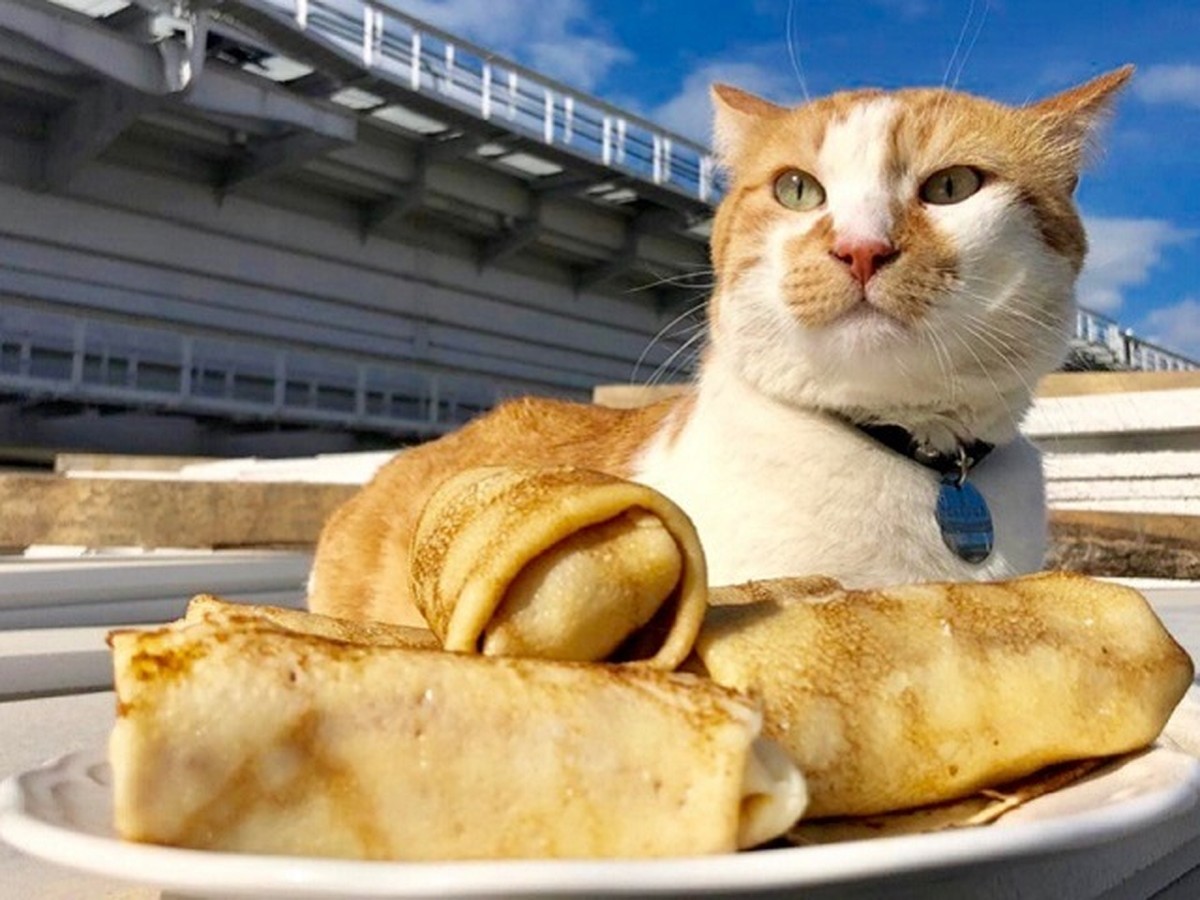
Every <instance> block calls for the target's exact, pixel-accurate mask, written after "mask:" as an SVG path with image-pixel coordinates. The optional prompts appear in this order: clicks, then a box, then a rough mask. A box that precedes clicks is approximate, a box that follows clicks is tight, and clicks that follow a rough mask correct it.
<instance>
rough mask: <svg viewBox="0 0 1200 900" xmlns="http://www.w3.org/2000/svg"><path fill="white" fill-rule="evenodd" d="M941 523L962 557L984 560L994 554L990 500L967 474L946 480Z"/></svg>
mask: <svg viewBox="0 0 1200 900" xmlns="http://www.w3.org/2000/svg"><path fill="white" fill-rule="evenodd" d="M937 523H938V528H939V529H941V532H942V540H943V541H945V542H946V546H947V547H949V548H950V549H951V551H953V552H954V554H955V555H956V556H958V558H959V559H964V560H966V561H967V562H969V563H981V562H983V561H984V560H985V559H987V558H988V557H989V556H990V555H991V553H992V546H993V544H994V543H995V536H996V535H995V531H994V530H993V528H992V513H991V511H990V510H989V509H988V505H987V501H986V500H984V499H983V494H981V493H979V491H978V490H976V488H975V486H974V485H973V484H971V483H969V482H968V481H967V480H966V479H965V478H963V477H956V476H955V475H949V476H946V477H945V478H943V479H942V485H941V488H940V489H939V490H938V497H937Z"/></svg>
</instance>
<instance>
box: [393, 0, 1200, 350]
mask: <svg viewBox="0 0 1200 900" xmlns="http://www.w3.org/2000/svg"><path fill="white" fill-rule="evenodd" d="M395 2H396V4H397V6H399V7H401V8H402V9H406V10H408V11H410V12H412V13H413V14H415V15H418V16H420V17H422V18H424V19H426V20H427V21H430V22H433V23H435V24H438V25H441V26H442V27H444V28H446V29H447V30H450V31H453V32H455V33H457V34H460V35H462V36H464V37H467V38H469V39H471V40H473V41H475V42H476V43H479V44H482V45H484V46H486V47H488V48H489V49H492V50H494V51H496V52H498V53H500V54H503V55H505V56H509V57H513V58H515V59H517V60H518V61H520V62H522V63H525V64H526V65H529V66H531V67H534V68H537V69H539V70H541V71H543V72H545V73H546V74H548V75H551V76H552V77H555V78H557V79H559V80H561V81H564V82H566V83H568V84H570V85H572V86H574V87H577V88H579V89H581V90H584V91H587V92H590V93H592V94H595V95H596V96H599V97H602V98H604V99H605V100H608V101H610V102H613V103H616V104H618V105H621V106H624V107H627V108H630V109H631V110H633V111H636V112H639V113H641V114H643V115H646V116H648V117H650V118H651V119H653V120H655V121H657V122H659V123H660V124H663V125H664V126H667V127H671V128H673V129H675V130H677V131H680V132H682V133H684V134H687V135H689V136H692V137H696V138H700V139H704V140H707V133H708V120H709V106H708V95H707V88H708V85H709V84H710V83H711V82H712V81H714V80H721V81H728V82H730V83H733V84H737V85H739V86H741V87H744V88H747V89H749V90H753V91H755V92H757V93H760V94H763V95H764V96H768V97H770V98H771V99H774V100H776V101H779V102H799V101H800V100H802V99H803V93H804V91H803V88H802V87H801V82H800V78H799V76H798V75H797V71H796V70H797V68H800V69H802V70H803V73H804V76H805V84H806V87H807V90H808V93H809V94H811V95H814V96H815V95H820V94H826V93H830V92H832V91H836V90H840V89H843V88H849V87H863V86H875V87H884V88H888V87H901V86H908V85H930V84H932V85H938V84H941V83H943V80H944V79H946V78H947V77H948V78H949V80H950V81H954V80H955V78H957V82H958V87H959V88H960V89H962V90H967V91H971V92H975V93H980V94H984V95H987V96H990V97H994V98H996V99H999V100H1003V101H1006V102H1011V103H1021V102H1025V101H1027V100H1030V99H1035V98H1039V97H1043V96H1047V95H1049V94H1052V93H1055V92H1056V91H1059V90H1062V89H1065V88H1067V87H1070V86H1071V85H1073V84H1075V83H1078V82H1080V81H1084V80H1086V79H1088V78H1090V77H1092V76H1094V75H1098V74H1100V73H1101V72H1104V71H1107V70H1109V69H1112V68H1116V67H1117V66H1119V65H1122V64H1124V63H1126V62H1132V63H1135V64H1136V65H1137V66H1138V74H1137V75H1136V76H1135V79H1134V81H1133V83H1132V85H1131V86H1130V88H1129V89H1128V90H1127V92H1126V93H1125V95H1124V96H1123V97H1122V99H1121V101H1120V103H1119V105H1118V108H1117V114H1116V116H1115V117H1114V119H1113V120H1112V122H1111V124H1110V125H1109V127H1108V128H1107V130H1106V133H1105V134H1104V135H1103V140H1102V148H1103V149H1102V152H1101V153H1100V154H1098V156H1097V158H1096V159H1095V161H1094V163H1093V165H1092V167H1091V169H1090V170H1089V172H1088V173H1087V174H1086V175H1085V177H1084V180H1083V183H1082V185H1081V187H1080V191H1079V202H1080V206H1081V208H1082V210H1083V213H1084V216H1085V219H1086V221H1087V224H1088V230H1089V235H1090V237H1091V242H1092V253H1091V256H1090V259H1089V262H1088V266H1087V268H1086V270H1085V272H1084V276H1083V278H1082V279H1081V282H1080V300H1081V302H1082V303H1084V304H1085V305H1087V306H1089V307H1091V308H1093V309H1096V310H1097V311H1099V312H1104V313H1106V314H1108V315H1112V316H1114V317H1115V318H1117V319H1118V320H1119V321H1120V322H1121V323H1122V324H1124V325H1126V326H1129V327H1132V328H1133V329H1134V330H1135V331H1136V332H1137V333H1138V334H1140V335H1141V336H1143V337H1147V338H1149V339H1151V340H1156V341H1158V342H1160V343H1162V344H1164V345H1165V346H1167V347H1170V348H1172V349H1176V350H1181V351H1184V352H1187V353H1189V354H1190V355H1192V356H1193V357H1194V358H1200V264H1198V263H1197V258H1198V254H1200V3H1196V2H1195V0H1167V2H1135V0H1125V2H1087V0H1075V2H1072V0H1043V2H1038V0H990V2H989V0H974V2H972V0H858V2H850V0H844V2H816V0H395ZM789 21H790V25H791V38H792V47H793V49H794V52H795V56H796V57H797V63H798V66H797V65H794V64H793V61H792V53H790V52H789V41H788V33H789V29H788V25H789ZM960 36H961V41H960ZM956 48H957V49H958V52H957V55H956V54H955V50H956ZM968 50H969V52H968ZM947 73H949V75H948V76H947Z"/></svg>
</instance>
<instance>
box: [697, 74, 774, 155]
mask: <svg viewBox="0 0 1200 900" xmlns="http://www.w3.org/2000/svg"><path fill="white" fill-rule="evenodd" d="M712 102H713V113H714V115H713V144H714V145H715V146H716V150H717V156H718V157H720V159H721V161H722V162H723V163H725V164H726V165H731V164H732V163H733V161H734V160H735V159H736V158H737V157H738V156H740V155H741V152H742V150H743V148H744V147H745V146H746V145H747V143H748V141H749V138H750V134H751V133H752V132H753V131H754V128H755V126H756V125H757V124H758V123H759V122H761V121H762V120H764V119H773V118H775V117H777V116H781V115H783V114H784V113H786V112H787V110H786V109H785V108H784V107H782V106H776V105H775V104H774V103H770V102H768V101H766V100H764V99H762V98H761V97H756V96H754V95H753V94H751V93H748V92H746V91H743V90H740V89H739V88H735V87H730V86H729V85H727V84H714V85H713V87H712Z"/></svg>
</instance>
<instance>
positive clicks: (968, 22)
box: [942, 0, 975, 88]
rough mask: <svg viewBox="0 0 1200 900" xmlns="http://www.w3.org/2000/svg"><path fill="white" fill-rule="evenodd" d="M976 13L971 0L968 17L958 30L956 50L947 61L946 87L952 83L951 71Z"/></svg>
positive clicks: (943, 77)
mask: <svg viewBox="0 0 1200 900" xmlns="http://www.w3.org/2000/svg"><path fill="white" fill-rule="evenodd" d="M974 15H975V0H971V5H970V6H969V7H968V8H967V17H966V18H965V19H964V20H963V23H962V28H960V29H959V31H958V41H957V42H956V43H955V44H954V52H953V53H951V54H950V61H949V62H948V63H946V71H945V73H943V75H942V87H943V88H945V87H947V86H948V85H949V83H950V73H951V72H953V71H954V63H955V61H956V60H957V59H958V53H959V51H960V50H962V45H963V41H964V40H966V37H967V29H968V28H970V26H971V19H972V18H973V17H974Z"/></svg>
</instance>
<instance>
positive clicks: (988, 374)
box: [947, 327, 1021, 432]
mask: <svg viewBox="0 0 1200 900" xmlns="http://www.w3.org/2000/svg"><path fill="white" fill-rule="evenodd" d="M966 330H967V332H968V333H969V334H971V336H972V337H978V336H977V335H975V333H974V332H972V331H971V329H970V328H969V327H968V328H966ZM947 333H948V334H949V335H950V336H951V337H953V338H955V339H956V340H957V341H958V342H959V343H960V344H962V346H963V348H964V349H965V350H966V351H967V353H969V354H970V355H971V357H972V358H973V359H974V360H975V363H976V364H977V365H978V366H979V371H980V373H982V375H983V376H984V377H985V378H986V379H987V381H988V383H989V384H990V385H991V386H992V390H993V391H994V392H995V394H996V399H997V400H998V401H999V402H1000V408H1001V409H1003V410H1004V412H1005V414H1006V415H1007V416H1008V420H1009V423H1010V424H1011V425H1012V428H1013V431H1014V432H1016V431H1019V430H1020V427H1021V423H1020V422H1019V421H1018V420H1017V417H1016V414H1015V412H1014V410H1013V408H1012V406H1011V404H1010V402H1009V400H1008V398H1007V397H1006V396H1005V395H1004V392H1003V391H1002V390H1000V385H999V384H998V383H997V382H996V379H995V377H994V376H993V375H992V370H991V367H989V366H988V365H987V363H985V362H984V361H983V359H982V358H981V357H980V356H979V354H978V353H976V352H975V348H974V347H973V346H972V345H971V342H970V341H968V340H967V339H966V338H964V337H963V336H962V335H961V334H959V332H958V329H956V328H953V327H951V328H950V329H949V330H948V332H947Z"/></svg>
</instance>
